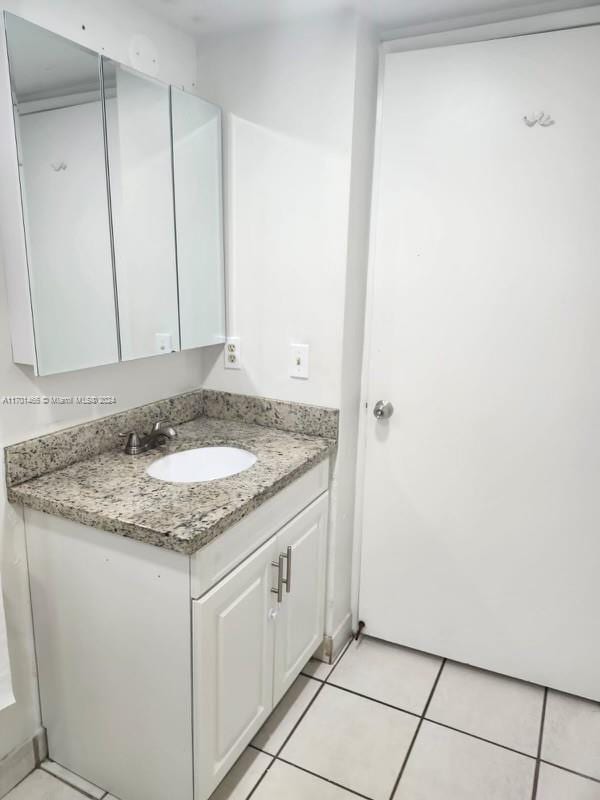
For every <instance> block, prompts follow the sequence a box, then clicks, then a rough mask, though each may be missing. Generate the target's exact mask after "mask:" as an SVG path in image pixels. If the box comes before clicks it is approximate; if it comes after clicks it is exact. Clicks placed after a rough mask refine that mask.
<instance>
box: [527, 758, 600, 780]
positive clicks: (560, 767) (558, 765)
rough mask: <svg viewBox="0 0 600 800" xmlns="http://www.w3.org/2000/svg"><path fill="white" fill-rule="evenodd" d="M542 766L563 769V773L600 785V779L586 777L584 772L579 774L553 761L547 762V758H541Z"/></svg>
mask: <svg viewBox="0 0 600 800" xmlns="http://www.w3.org/2000/svg"><path fill="white" fill-rule="evenodd" d="M540 764H547V765H548V766H549V767H556V769H562V770H563V772H570V773H571V775H577V776H578V777H580V778H586V779H587V780H588V781H594V783H600V778H593V777H592V776H591V775H586V774H585V773H584V772H577V770H576V769H569V767H563V766H561V764H555V763H554V762H553V761H546V759H545V758H540Z"/></svg>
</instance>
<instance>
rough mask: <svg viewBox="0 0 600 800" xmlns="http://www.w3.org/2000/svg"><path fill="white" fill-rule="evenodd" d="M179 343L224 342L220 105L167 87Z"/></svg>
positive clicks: (187, 344) (200, 345)
mask: <svg viewBox="0 0 600 800" xmlns="http://www.w3.org/2000/svg"><path fill="white" fill-rule="evenodd" d="M171 104H172V105H171V113H172V119H173V171H174V179H175V219H176V230H177V268H178V275H179V314H180V326H181V348H182V349H184V348H188V347H202V346H205V345H211V344H218V343H221V342H224V341H225V313H224V277H223V199H222V169H221V109H220V108H219V107H218V106H215V105H213V104H212V103H208V102H206V101H205V100H202V99H201V98H200V97H196V96H195V95H191V94H188V93H186V92H183V91H181V90H180V89H175V88H172V89H171Z"/></svg>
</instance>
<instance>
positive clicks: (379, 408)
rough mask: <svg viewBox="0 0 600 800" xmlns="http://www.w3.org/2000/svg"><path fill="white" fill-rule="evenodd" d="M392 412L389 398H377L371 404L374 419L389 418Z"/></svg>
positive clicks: (392, 407) (392, 408)
mask: <svg viewBox="0 0 600 800" xmlns="http://www.w3.org/2000/svg"><path fill="white" fill-rule="evenodd" d="M393 413H394V406H393V405H392V404H391V403H390V401H389V400H378V401H377V402H376V403H375V405H374V406H373V416H374V417H375V419H389V418H390V417H391V416H392V414H393Z"/></svg>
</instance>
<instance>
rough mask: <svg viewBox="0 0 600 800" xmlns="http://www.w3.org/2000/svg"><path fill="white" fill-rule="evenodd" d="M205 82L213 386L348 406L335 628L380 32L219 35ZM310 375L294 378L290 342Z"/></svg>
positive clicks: (341, 459)
mask: <svg viewBox="0 0 600 800" xmlns="http://www.w3.org/2000/svg"><path fill="white" fill-rule="evenodd" d="M198 66H199V72H198V89H199V91H200V93H201V94H203V95H204V96H206V97H208V98H209V99H211V100H213V101H214V102H216V103H219V104H220V105H222V106H223V107H224V108H225V109H226V112H227V117H226V164H227V169H226V187H227V192H226V194H227V202H228V216H227V223H228V230H227V233H226V242H227V252H228V274H227V287H228V292H227V294H228V303H227V305H228V315H229V333H230V335H233V336H239V337H240V339H241V358H242V365H243V369H242V370H240V371H233V370H225V369H224V368H223V361H222V355H221V353H220V351H218V352H217V351H214V356H213V360H212V363H211V364H210V365H209V371H208V374H207V378H206V382H205V385H206V386H208V387H210V388H216V389H224V390H228V391H233V392H247V393H249V394H258V395H267V396H271V397H277V398H282V399H288V400H296V401H302V402H309V403H316V404H322V405H327V406H334V407H338V408H341V411H342V416H341V431H340V448H339V456H338V460H337V468H336V470H335V475H334V491H333V493H332V514H331V525H330V550H331V552H332V553H333V554H334V555H335V559H334V561H333V562H332V563H334V564H335V568H334V569H332V570H330V574H329V590H328V593H329V597H330V605H329V608H328V615H327V632H328V633H329V634H333V633H334V632H335V631H336V629H337V628H339V627H340V625H343V624H344V623H346V624H348V623H349V610H350V573H351V569H350V558H351V550H352V524H353V522H352V520H353V509H354V502H353V495H354V456H355V449H356V435H357V415H358V405H359V391H360V364H361V355H362V328H363V312H364V307H363V303H364V284H365V278H366V253H367V250H366V247H367V234H368V208H369V198H370V169H371V143H372V138H373V127H374V117H375V90H376V66H377V42H376V40H375V37H374V36H373V34H371V33H369V31H368V29H367V28H366V26H365V25H364V24H362V23H361V22H360V20H358V19H357V18H356V17H355V16H354V15H351V14H344V15H339V16H335V17H328V18H323V19H314V20H309V21H303V22H296V23H294V24H293V25H277V26H269V27H264V28H260V29H254V30H251V31H245V32H237V33H234V34H224V35H219V36H211V37H210V38H209V39H204V40H201V41H200V43H199V48H198ZM291 342H300V343H302V342H306V343H308V344H309V345H310V347H311V352H310V379H309V380H307V381H302V380H297V379H292V378H290V377H289V376H288V359H289V353H288V350H289V344H290V343H291Z"/></svg>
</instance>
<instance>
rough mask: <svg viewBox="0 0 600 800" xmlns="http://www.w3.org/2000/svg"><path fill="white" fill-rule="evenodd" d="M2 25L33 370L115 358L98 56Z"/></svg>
mask: <svg viewBox="0 0 600 800" xmlns="http://www.w3.org/2000/svg"><path fill="white" fill-rule="evenodd" d="M5 25H6V38H7V48H8V58H9V65H10V76H11V89H12V96H13V110H14V119H15V129H16V134H17V150H18V159H19V176H20V182H21V202H22V208H23V217H24V223H25V240H26V248H27V262H28V263H27V267H28V277H29V287H30V295H31V305H32V312H33V323H34V337H35V349H36V360H37V370H38V372H39V374H40V375H48V374H51V373H56V372H66V371H68V370H75V369H80V368H82V367H91V366H96V365H99V364H108V363H111V362H114V361H118V360H119V351H118V338H117V329H116V321H115V316H116V314H115V294H114V281H113V265H112V257H111V241H110V227H109V218H108V200H107V183H106V162H105V152H104V136H103V121H102V99H101V84H100V66H99V57H98V55H97V54H95V53H93V52H91V51H88V50H86V49H84V48H82V47H79V46H78V45H76V44H74V43H73V42H70V41H68V40H67V39H63V38H62V37H60V36H56V35H55V34H53V33H50V32H49V31H46V30H44V29H43V28H40V27H38V26H37V25H32V24H31V23H29V22H26V21H25V20H22V19H20V18H19V17H15V16H13V15H12V14H6V15H5Z"/></svg>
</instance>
